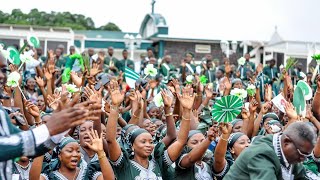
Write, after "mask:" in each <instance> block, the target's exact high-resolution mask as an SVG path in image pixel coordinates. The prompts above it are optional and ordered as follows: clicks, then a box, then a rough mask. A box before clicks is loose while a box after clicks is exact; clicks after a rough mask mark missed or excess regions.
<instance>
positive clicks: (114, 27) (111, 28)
mask: <svg viewBox="0 0 320 180" xmlns="http://www.w3.org/2000/svg"><path fill="white" fill-rule="evenodd" d="M99 29H100V30H106V31H121V29H120V28H119V27H118V26H117V25H116V24H114V23H112V22H109V23H108V24H106V25H104V26H100V27H99Z"/></svg>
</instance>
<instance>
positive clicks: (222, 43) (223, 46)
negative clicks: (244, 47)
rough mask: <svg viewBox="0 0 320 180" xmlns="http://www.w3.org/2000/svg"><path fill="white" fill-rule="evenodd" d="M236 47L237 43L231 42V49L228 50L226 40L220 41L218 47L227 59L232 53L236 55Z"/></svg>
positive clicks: (228, 45) (228, 46)
mask: <svg viewBox="0 0 320 180" xmlns="http://www.w3.org/2000/svg"><path fill="white" fill-rule="evenodd" d="M237 46H238V43H237V41H235V40H233V41H232V42H231V49H230V44H229V42H228V41H226V40H221V41H220V47H221V50H222V52H223V53H224V54H225V55H226V56H227V58H229V56H230V55H231V54H233V53H236V51H237Z"/></svg>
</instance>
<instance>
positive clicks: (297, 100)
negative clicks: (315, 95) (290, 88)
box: [293, 86, 306, 115]
mask: <svg viewBox="0 0 320 180" xmlns="http://www.w3.org/2000/svg"><path fill="white" fill-rule="evenodd" d="M293 106H294V107H295V108H296V111H297V114H298V115H302V113H303V112H304V111H305V109H306V100H305V97H304V94H303V90H302V89H301V88H300V87H299V86H297V87H296V89H295V90H294V93H293Z"/></svg>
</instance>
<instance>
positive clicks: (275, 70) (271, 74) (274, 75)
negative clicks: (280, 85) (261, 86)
mask: <svg viewBox="0 0 320 180" xmlns="http://www.w3.org/2000/svg"><path fill="white" fill-rule="evenodd" d="M271 69H272V71H271ZM278 73H279V71H278V68H277V67H272V68H271V67H270V66H267V67H264V68H263V74H265V75H267V76H268V77H269V78H270V80H272V79H274V78H278Z"/></svg>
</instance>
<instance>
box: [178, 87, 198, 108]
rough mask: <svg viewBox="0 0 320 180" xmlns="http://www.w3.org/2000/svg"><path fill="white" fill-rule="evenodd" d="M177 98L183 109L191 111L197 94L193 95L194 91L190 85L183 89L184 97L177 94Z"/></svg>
mask: <svg viewBox="0 0 320 180" xmlns="http://www.w3.org/2000/svg"><path fill="white" fill-rule="evenodd" d="M177 97H178V99H179V101H180V103H181V105H182V107H183V108H185V109H187V110H191V108H192V106H193V102H194V98H195V94H194V93H193V89H192V88H191V87H190V86H189V85H187V86H186V87H185V88H183V89H182V95H181V94H180V93H177Z"/></svg>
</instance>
